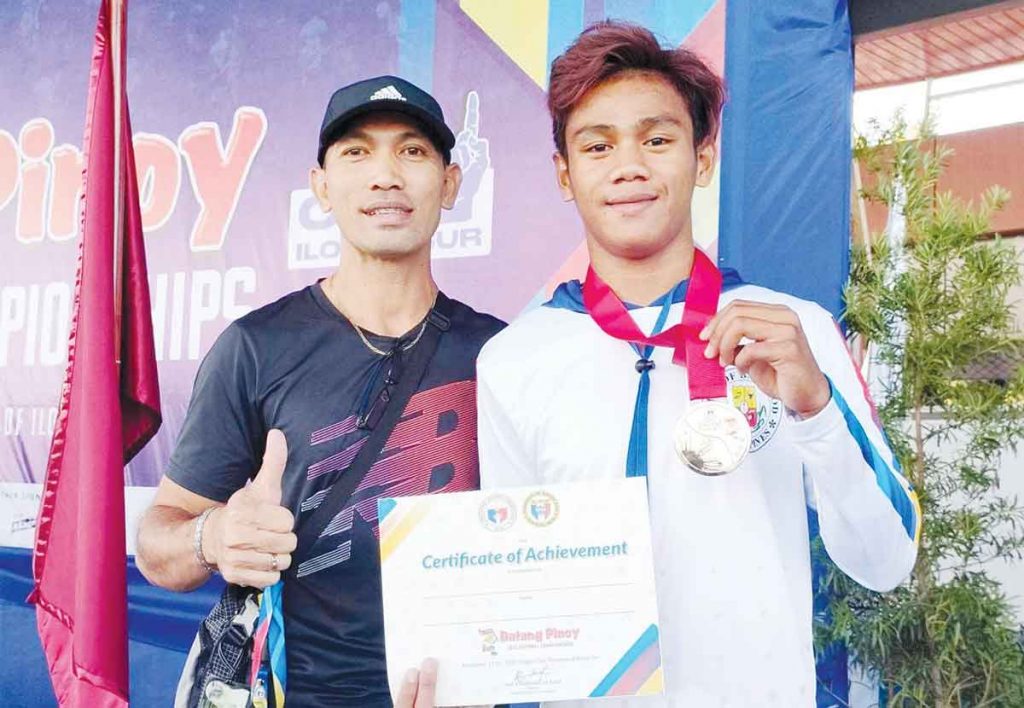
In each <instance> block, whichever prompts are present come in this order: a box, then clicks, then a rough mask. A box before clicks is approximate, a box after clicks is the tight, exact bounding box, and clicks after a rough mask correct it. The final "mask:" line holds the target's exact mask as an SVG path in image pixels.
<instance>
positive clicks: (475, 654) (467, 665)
mask: <svg viewBox="0 0 1024 708" xmlns="http://www.w3.org/2000/svg"><path fill="white" fill-rule="evenodd" d="M379 519H380V555H381V573H382V580H383V595H384V628H385V644H386V647H387V665H388V680H389V682H390V684H391V691H392V695H397V692H398V687H399V685H400V682H401V680H402V677H403V675H404V674H405V672H406V671H407V670H408V669H409V668H411V667H416V666H419V665H420V662H421V661H422V660H423V659H424V658H426V657H434V658H436V659H437V660H438V662H439V667H440V668H439V676H438V685H437V697H436V702H437V705H439V706H462V705H473V704H481V703H484V704H486V703H505V702H523V701H554V700H571V699H580V698H591V697H600V696H640V695H652V694H658V693H661V692H662V690H663V689H662V684H663V679H662V671H661V653H660V647H659V643H658V611H657V601H656V597H655V592H654V567H653V562H652V558H651V536H650V525H649V518H648V509H647V485H646V480H644V479H642V478H633V479H619V480H606V481H598V482H586V483H580V484H566V485H552V486H543V487H521V488H515V489H500V490H488V491H480V492H464V493H457V494H438V495H427V496H418V497H398V498H388V499H381V500H380V501H379Z"/></svg>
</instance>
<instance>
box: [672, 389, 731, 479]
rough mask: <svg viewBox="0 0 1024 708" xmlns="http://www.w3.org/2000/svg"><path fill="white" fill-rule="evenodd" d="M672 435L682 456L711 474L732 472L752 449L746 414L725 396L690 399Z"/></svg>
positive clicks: (693, 467)
mask: <svg viewBox="0 0 1024 708" xmlns="http://www.w3.org/2000/svg"><path fill="white" fill-rule="evenodd" d="M672 437H673V440H672V441H673V443H674V445H675V448H676V454H677V455H678V456H679V459H680V460H682V461H683V462H685V463H686V464H687V465H689V466H690V467H691V468H692V469H693V470H694V471H695V472H698V473H700V474H703V475H708V476H716V475H720V474H726V473H727V472H732V471H733V470H734V469H736V468H737V467H739V466H740V463H741V462H743V458H744V457H746V456H747V451H748V450H749V449H750V425H749V424H748V423H747V419H746V417H744V415H743V414H742V413H740V412H739V411H738V410H737V409H736V408H734V407H733V406H731V405H729V404H728V403H727V402H726V401H725V400H724V399H717V398H714V399H704V400H696V401H691V402H690V406H689V408H687V409H686V412H685V413H684V414H683V416H682V417H681V418H680V419H679V422H678V423H676V428H675V433H674V434H673V436H672Z"/></svg>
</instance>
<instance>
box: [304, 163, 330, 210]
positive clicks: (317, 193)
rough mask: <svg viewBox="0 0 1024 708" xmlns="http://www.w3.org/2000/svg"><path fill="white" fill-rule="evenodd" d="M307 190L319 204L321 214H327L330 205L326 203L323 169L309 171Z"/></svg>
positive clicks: (324, 172)
mask: <svg viewBox="0 0 1024 708" xmlns="http://www.w3.org/2000/svg"><path fill="white" fill-rule="evenodd" d="M309 189H310V191H312V192H313V196H314V197H316V200H317V201H318V202H319V203H320V209H321V210H322V211H323V213H325V214H329V213H330V211H331V203H330V202H329V201H327V171H326V170H324V168H323V167H313V168H311V169H310V170H309Z"/></svg>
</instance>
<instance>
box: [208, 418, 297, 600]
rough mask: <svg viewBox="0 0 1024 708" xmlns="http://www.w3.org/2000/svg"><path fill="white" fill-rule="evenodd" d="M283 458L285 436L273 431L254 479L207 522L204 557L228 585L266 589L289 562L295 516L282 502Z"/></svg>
mask: <svg viewBox="0 0 1024 708" xmlns="http://www.w3.org/2000/svg"><path fill="white" fill-rule="evenodd" d="M287 462H288V444H287V442H286V441H285V437H284V434H283V433H282V432H281V431H280V430H271V431H270V432H269V433H268V434H267V448H266V452H265V453H264V455H263V464H262V466H261V467H260V470H259V472H257V473H256V477H255V479H253V481H252V483H251V484H249V485H248V486H246V487H243V488H242V489H239V490H238V491H237V492H235V493H234V494H233V495H232V496H231V498H230V499H229V500H228V503H227V505H226V506H224V507H222V508H219V509H217V510H216V511H214V512H213V513H211V514H210V516H209V517H208V518H207V520H206V526H205V527H204V529H203V555H204V556H205V557H206V560H207V562H208V563H210V564H212V565H215V566H216V567H217V569H218V570H219V571H220V574H221V575H223V576H224V579H225V580H226V581H228V582H229V583H235V584H236V585H248V586H250V587H254V588H265V587H267V586H269V585H273V584H274V583H276V582H277V581H278V580H280V579H281V571H283V570H285V569H286V568H287V567H288V566H289V565H291V562H292V557H291V553H292V551H294V550H295V543H296V538H295V534H294V533H292V528H293V526H294V525H295V518H294V517H293V516H292V513H291V512H290V511H288V509H286V508H284V507H283V506H281V480H282V477H283V476H284V470H285V466H286V464H287Z"/></svg>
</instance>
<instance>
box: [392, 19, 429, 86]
mask: <svg viewBox="0 0 1024 708" xmlns="http://www.w3.org/2000/svg"><path fill="white" fill-rule="evenodd" d="M436 22H437V3H434V2H423V0H402V5H401V11H400V14H399V17H398V75H399V76H401V77H402V78H403V79H406V80H407V81H411V82H413V83H414V84H416V85H417V86H419V87H420V88H421V89H423V90H424V91H427V92H428V93H432V92H433V90H434V88H433V86H434V36H435V34H436V27H435V26H436Z"/></svg>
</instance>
